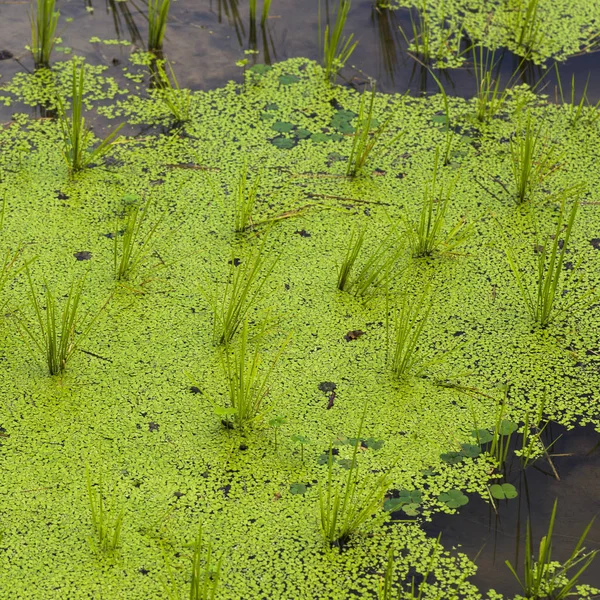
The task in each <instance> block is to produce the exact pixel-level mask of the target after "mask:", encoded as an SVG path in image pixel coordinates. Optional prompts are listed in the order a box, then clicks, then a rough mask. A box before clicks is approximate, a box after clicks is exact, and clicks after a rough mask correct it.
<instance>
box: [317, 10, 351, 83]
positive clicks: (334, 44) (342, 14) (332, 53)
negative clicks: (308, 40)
mask: <svg viewBox="0 0 600 600" xmlns="http://www.w3.org/2000/svg"><path fill="white" fill-rule="evenodd" d="M349 11H350V0H339V4H338V7H337V10H336V14H335V23H334V25H333V28H330V27H329V24H328V25H327V26H326V27H325V34H324V36H323V69H324V71H325V79H326V80H327V81H332V82H333V81H334V80H335V78H336V77H337V74H338V73H339V72H340V71H341V70H342V69H343V68H344V65H345V64H346V62H348V60H349V59H350V56H352V53H353V52H354V50H355V49H356V46H357V45H358V42H353V40H354V34H352V33H351V34H350V35H349V36H344V27H345V26H346V21H347V20H348V12H349ZM319 37H321V3H320V2H319Z"/></svg>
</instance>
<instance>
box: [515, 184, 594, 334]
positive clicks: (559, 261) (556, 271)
mask: <svg viewBox="0 0 600 600" xmlns="http://www.w3.org/2000/svg"><path fill="white" fill-rule="evenodd" d="M568 197H569V192H568V191H567V192H563V194H562V201H561V205H560V210H559V214H558V222H557V224H556V229H555V231H554V234H553V235H552V236H550V235H549V236H547V237H546V239H545V241H543V242H542V241H540V240H539V239H538V240H536V244H535V251H536V268H535V286H533V290H532V286H531V285H530V284H529V282H528V281H527V280H526V276H525V274H524V272H523V268H522V267H521V264H520V262H519V259H518V258H517V255H516V253H515V251H514V250H513V248H512V247H511V246H510V243H508V244H507V248H506V256H507V259H508V263H509V265H510V268H511V270H512V272H513V275H514V277H515V279H516V282H517V286H518V290H519V294H520V296H521V299H522V300H523V303H524V304H525V308H526V309H527V312H528V313H529V316H530V317H531V319H532V320H533V321H534V322H535V323H536V324H537V325H538V326H539V327H542V328H544V327H547V326H548V325H550V323H551V322H552V321H553V320H555V319H556V318H557V317H559V316H560V315H564V314H567V313H571V312H573V311H574V310H576V309H578V308H582V307H584V306H585V305H586V302H587V301H589V299H590V297H591V296H592V294H593V290H587V291H585V292H583V293H580V294H576V292H577V288H578V287H579V284H580V275H581V273H580V271H579V269H578V267H579V263H578V264H576V265H571V267H572V268H570V270H569V273H568V274H566V268H565V261H566V255H567V251H568V247H569V241H570V239H571V234H572V231H573V226H574V224H575V217H576V216H577V209H578V208H579V200H578V199H575V200H574V201H573V203H572V205H571V208H570V209H569V211H568V212H567V209H566V202H567V199H568Z"/></svg>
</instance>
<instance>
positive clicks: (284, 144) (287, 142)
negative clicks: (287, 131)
mask: <svg viewBox="0 0 600 600" xmlns="http://www.w3.org/2000/svg"><path fill="white" fill-rule="evenodd" d="M296 143H297V142H296V140H292V139H291V138H286V137H283V136H281V135H280V136H277V137H276V138H273V139H272V140H271V144H273V146H277V148H281V149H282V150H289V149H290V148H293V147H294V146H295V145H296Z"/></svg>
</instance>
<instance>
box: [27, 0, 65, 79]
mask: <svg viewBox="0 0 600 600" xmlns="http://www.w3.org/2000/svg"><path fill="white" fill-rule="evenodd" d="M31 3H32V10H33V0H31ZM59 16H60V13H59V12H58V11H57V10H56V0H36V3H35V14H34V13H33V12H32V13H30V14H29V20H30V22H31V54H33V62H34V64H35V68H36V69H40V68H49V67H50V56H51V54H52V50H53V48H54V44H55V43H56V27H57V25H58V18H59Z"/></svg>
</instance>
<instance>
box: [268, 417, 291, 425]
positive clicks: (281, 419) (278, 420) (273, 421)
mask: <svg viewBox="0 0 600 600" xmlns="http://www.w3.org/2000/svg"><path fill="white" fill-rule="evenodd" d="M286 420H287V419H286V418H285V417H274V418H273V419H271V420H270V421H269V425H270V426H271V427H281V426H282V425H283V424H284V423H285V422H286Z"/></svg>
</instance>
